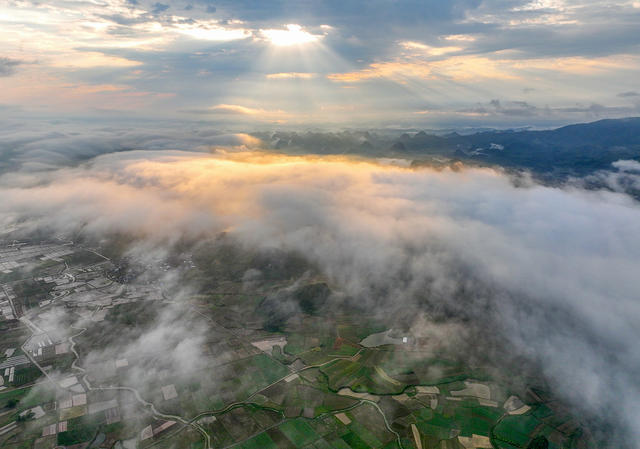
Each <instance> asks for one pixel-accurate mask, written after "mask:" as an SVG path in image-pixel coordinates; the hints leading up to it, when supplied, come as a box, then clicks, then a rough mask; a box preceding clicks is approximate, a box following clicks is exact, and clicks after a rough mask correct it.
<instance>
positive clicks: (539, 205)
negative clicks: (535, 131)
mask: <svg viewBox="0 0 640 449" xmlns="http://www.w3.org/2000/svg"><path fill="white" fill-rule="evenodd" d="M501 105H502V103H501V102H497V101H496V102H494V106H495V107H501ZM618 168H621V169H623V170H625V171H626V172H630V170H631V171H632V170H635V168H637V163H635V162H620V163H618ZM0 186H1V187H0V193H1V194H2V198H3V202H2V204H0V216H1V217H2V222H3V223H10V222H11V221H14V222H15V223H23V225H25V226H27V227H31V229H35V228H45V229H51V230H52V231H54V230H55V231H66V230H69V229H75V228H76V227H77V226H78V224H83V228H84V229H85V232H86V233H87V234H89V235H91V234H95V235H97V236H99V235H103V234H104V233H105V232H110V231H111V232H113V231H114V230H115V231H119V232H125V233H131V234H132V235H136V236H139V238H141V239H143V240H147V241H149V242H155V243H154V244H155V245H166V244H167V242H169V244H170V242H175V241H177V240H179V239H181V238H182V237H191V238H200V237H202V236H204V235H216V234H217V233H218V232H220V231H222V230H224V231H226V232H227V233H228V234H229V235H231V236H233V238H235V239H237V241H239V242H242V244H243V245H246V246H247V247H252V248H258V249H260V248H261V249H266V248H273V247H277V248H280V249H282V250H285V251H295V252H296V253H298V254H304V255H305V257H306V258H307V259H308V260H309V261H311V262H312V263H313V264H314V265H315V266H318V267H319V269H320V270H321V271H322V273H323V274H324V275H325V276H327V278H328V279H329V280H330V282H331V284H332V285H335V286H337V287H336V288H338V289H340V291H341V292H342V293H343V294H344V295H345V296H344V297H352V298H354V300H356V301H358V303H359V304H360V305H361V306H363V307H366V308H367V310H371V311H378V312H379V313H380V316H381V317H384V316H386V317H394V316H395V317H404V319H405V320H409V321H407V323H408V325H409V326H410V325H412V324H414V323H412V322H411V320H412V319H411V318H407V316H409V317H411V314H410V313H409V314H408V315H407V312H408V311H415V310H420V311H428V312H429V313H431V314H435V315H438V314H444V315H445V316H451V314H453V315H454V316H462V317H464V319H465V320H466V321H465V322H466V323H467V325H468V326H473V327H476V326H477V327H478V328H479V329H484V330H485V331H486V332H489V331H490V332H491V334H492V335H495V336H496V337H499V339H501V340H502V341H503V342H504V347H505V348H510V349H509V351H511V352H512V353H513V354H517V355H518V356H525V357H527V358H528V359H530V360H532V361H534V362H535V363H537V364H538V365H539V370H540V372H541V373H543V374H544V375H545V376H547V378H548V379H549V380H550V381H551V385H552V386H553V388H554V390H555V392H556V394H558V395H560V397H562V398H564V399H566V400H569V401H571V402H572V403H573V405H574V407H576V409H582V410H584V411H586V412H589V413H592V414H594V415H597V416H607V417H609V418H610V420H611V423H610V425H611V426H613V427H611V429H614V430H611V431H610V438H611V439H612V440H611V441H615V440H614V438H618V437H619V436H621V435H627V436H629V437H632V438H635V439H636V440H637V438H638V437H640V434H638V429H637V426H635V423H637V422H638V419H640V408H639V406H638V404H640V401H638V399H639V398H640V389H639V388H638V384H637V379H636V368H637V366H638V365H639V364H640V350H639V349H638V346H637V345H636V344H635V342H636V341H638V339H639V338H640V334H639V331H638V328H637V326H636V323H637V321H638V320H639V319H640V305H639V304H638V303H637V301H635V300H634V298H635V297H636V296H637V287H638V285H637V272H638V270H639V269H640V266H639V265H638V261H639V260H640V239H639V237H638V233H637V229H636V227H637V226H636V224H637V223H638V222H639V220H640V207H639V206H638V203H637V202H635V201H634V200H632V199H631V198H630V197H629V196H626V195H623V194H619V193H615V192H606V191H591V192H590V191H586V190H583V189H580V188H577V187H567V188H551V187H544V186H541V185H538V184H536V183H534V182H532V181H531V180H529V179H527V178H526V177H525V178H521V179H519V180H518V182H517V183H514V182H513V179H511V178H510V177H509V176H507V175H505V174H504V173H501V172H499V171H495V170H490V169H478V168H476V169H469V168H468V169H462V170H458V171H454V170H452V169H443V170H439V171H436V170H433V169H429V168H423V169H408V168H402V167H396V166H388V165H386V166H382V165H378V164H376V163H372V162H367V161H356V160H350V159H345V158H340V157H327V158H325V157H311V156H300V157H292V156H284V155H273V154H267V153H247V152H240V153H238V152H234V153H228V152H220V153H217V154H215V155H208V154H202V153H189V152H157V153H153V152H148V151H147V152H139V151H138V152H128V153H120V154H109V155H104V156H100V157H98V158H96V159H94V160H92V161H91V163H90V164H87V165H82V166H79V167H76V168H66V169H61V170H57V171H53V172H49V173H48V174H46V176H45V175H41V176H40V177H39V178H38V182H36V183H29V182H27V180H23V182H21V183H16V182H15V177H6V176H4V177H2V178H0ZM416 325H417V324H416ZM474 349H475V350H476V351H480V352H482V351H486V352H487V354H489V353H491V351H492V349H491V347H483V346H477V347H475V348H474ZM611 404H616V407H613V408H612V407H611ZM605 411H606V413H605ZM618 432H619V433H618Z"/></svg>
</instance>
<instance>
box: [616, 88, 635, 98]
mask: <svg viewBox="0 0 640 449" xmlns="http://www.w3.org/2000/svg"><path fill="white" fill-rule="evenodd" d="M618 97H620V98H629V97H640V93H638V92H636V91H633V90H630V91H628V92H620V93H619V94H618Z"/></svg>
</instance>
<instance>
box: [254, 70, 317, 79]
mask: <svg viewBox="0 0 640 449" xmlns="http://www.w3.org/2000/svg"><path fill="white" fill-rule="evenodd" d="M265 76H266V78H267V79H271V80H280V79H291V78H299V79H311V78H313V77H314V76H315V73H303V72H280V73H267V74H266V75H265Z"/></svg>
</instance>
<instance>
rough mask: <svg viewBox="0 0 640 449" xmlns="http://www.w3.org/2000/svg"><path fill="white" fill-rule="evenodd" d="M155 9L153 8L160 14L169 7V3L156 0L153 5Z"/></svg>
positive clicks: (154, 11)
mask: <svg viewBox="0 0 640 449" xmlns="http://www.w3.org/2000/svg"><path fill="white" fill-rule="evenodd" d="M152 7H153V9H152V10H151V12H152V13H154V14H160V13H162V12H165V11H166V10H167V9H169V5H165V4H164V3H160V2H156V3H154V4H153V5H152Z"/></svg>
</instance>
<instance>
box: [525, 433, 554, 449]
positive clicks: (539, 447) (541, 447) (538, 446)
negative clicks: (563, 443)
mask: <svg viewBox="0 0 640 449" xmlns="http://www.w3.org/2000/svg"><path fill="white" fill-rule="evenodd" d="M527 449H549V441H548V440H547V439H546V438H545V437H544V436H542V435H540V436H538V437H535V438H534V439H533V440H531V443H529V446H527Z"/></svg>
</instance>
